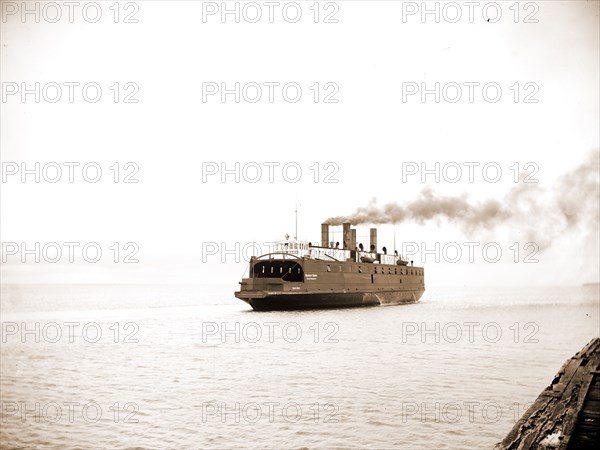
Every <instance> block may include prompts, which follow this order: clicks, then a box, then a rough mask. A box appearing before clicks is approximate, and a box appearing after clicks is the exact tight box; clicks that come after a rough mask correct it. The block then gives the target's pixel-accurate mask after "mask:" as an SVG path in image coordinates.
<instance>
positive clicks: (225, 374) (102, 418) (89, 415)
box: [0, 285, 600, 449]
mask: <svg viewBox="0 0 600 450" xmlns="http://www.w3.org/2000/svg"><path fill="white" fill-rule="evenodd" d="M231 290H232V289H231V287H229V286H213V287H209V288H207V287H172V286H105V285H79V286H57V285H53V286H39V285H38V286H16V285H7V286H2V347H1V363H0V375H1V383H0V384H1V402H2V424H1V425H2V426H1V431H0V438H1V442H2V447H5V448H12V447H38V448H39V447H83V448H132V447H137V448H165V447H170V448H190V447H202V448H210V447H213V448H234V447H245V448H247V447H253V448H257V447H261V448H303V447H306V448H359V447H360V448H407V449H418V448H427V449H430V448H451V449H457V448H469V449H470V448H473V449H475V448H477V449H481V448H491V447H493V445H494V444H495V443H497V442H499V441H500V440H501V439H502V438H503V437H504V435H505V434H506V433H507V432H508V430H509V429H510V428H511V427H512V425H513V424H514V422H515V419H516V417H518V416H519V415H520V414H521V413H522V412H523V411H524V410H525V408H526V407H527V406H528V403H529V402H531V401H533V400H534V399H535V398H536V397H537V395H538V394H539V393H540V392H541V391H542V389H544V388H545V387H546V386H547V385H548V384H549V383H550V381H551V380H552V377H553V376H554V374H555V373H556V371H557V370H558V368H559V367H560V366H561V364H562V363H563V362H564V360H566V359H567V358H569V357H571V356H572V355H573V354H574V353H575V352H577V351H578V350H579V349H580V348H581V347H583V345H584V344H586V343H587V342H588V341H589V340H590V339H592V338H593V337H595V336H597V335H598V330H599V328H600V324H599V309H598V304H599V303H598V300H599V299H598V291H597V288H526V289H518V288H511V289H489V288H486V289H468V290H467V289H457V288H452V289H435V290H434V289H430V290H428V291H427V292H426V294H425V295H424V297H423V299H422V302H421V303H419V304H416V305H408V306H392V307H374V308H365V309H346V310H329V311H308V312H273V313H256V312H253V311H251V310H250V309H249V308H248V307H247V306H246V305H245V304H244V303H242V302H240V301H238V300H236V299H235V298H233V296H232V293H231Z"/></svg>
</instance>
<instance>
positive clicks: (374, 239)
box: [369, 228, 377, 251]
mask: <svg viewBox="0 0 600 450" xmlns="http://www.w3.org/2000/svg"><path fill="white" fill-rule="evenodd" d="M369 237H370V246H369V250H370V249H372V248H375V250H374V251H377V228H371V229H370V230H369Z"/></svg>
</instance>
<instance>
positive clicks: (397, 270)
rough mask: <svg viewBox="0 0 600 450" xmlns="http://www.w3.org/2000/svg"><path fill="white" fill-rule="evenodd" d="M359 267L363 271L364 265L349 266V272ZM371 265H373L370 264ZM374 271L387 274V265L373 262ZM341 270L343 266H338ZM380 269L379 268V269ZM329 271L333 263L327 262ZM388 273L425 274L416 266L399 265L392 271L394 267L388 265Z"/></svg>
mask: <svg viewBox="0 0 600 450" xmlns="http://www.w3.org/2000/svg"><path fill="white" fill-rule="evenodd" d="M355 267H357V272H358V273H363V270H362V266H348V272H352V271H353V269H354V268H355ZM369 267H371V266H369ZM372 267H373V273H378V274H385V273H386V267H377V264H373V266H372ZM338 269H339V272H341V271H342V266H341V265H340V266H338ZM378 269H379V270H378ZM327 272H331V265H330V264H327ZM387 274H388V275H420V276H423V270H422V269H414V268H408V267H407V268H402V267H400V268H398V267H394V271H393V273H392V268H391V267H387Z"/></svg>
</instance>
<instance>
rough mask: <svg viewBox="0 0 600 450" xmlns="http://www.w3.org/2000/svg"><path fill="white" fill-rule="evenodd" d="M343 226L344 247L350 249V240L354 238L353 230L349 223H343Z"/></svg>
mask: <svg viewBox="0 0 600 450" xmlns="http://www.w3.org/2000/svg"><path fill="white" fill-rule="evenodd" d="M342 227H343V232H342V238H343V240H344V247H343V248H345V249H348V248H350V241H351V240H352V231H351V230H350V224H349V223H344V224H342Z"/></svg>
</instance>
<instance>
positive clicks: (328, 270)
mask: <svg viewBox="0 0 600 450" xmlns="http://www.w3.org/2000/svg"><path fill="white" fill-rule="evenodd" d="M327 272H331V266H330V265H329V264H327Z"/></svg>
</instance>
